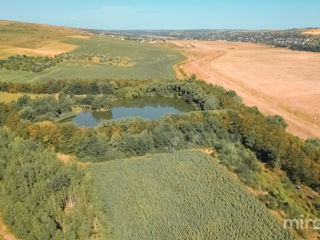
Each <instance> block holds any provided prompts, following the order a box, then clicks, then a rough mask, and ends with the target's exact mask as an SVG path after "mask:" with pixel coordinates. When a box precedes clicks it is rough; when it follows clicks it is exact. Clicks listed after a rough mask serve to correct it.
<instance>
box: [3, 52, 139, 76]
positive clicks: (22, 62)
mask: <svg viewBox="0 0 320 240" xmlns="http://www.w3.org/2000/svg"><path fill="white" fill-rule="evenodd" d="M75 60H78V61H88V62H94V63H102V64H109V65H113V66H130V65H132V64H133V61H132V60H131V59H129V58H126V57H109V56H106V55H77V54H72V53H62V54H59V55H57V56H55V57H41V56H38V57H34V56H27V55H16V56H11V57H9V58H8V59H5V60H0V69H1V68H4V69H7V70H13V71H25V72H42V71H43V70H45V69H47V68H50V67H53V66H55V65H56V64H58V63H61V62H65V61H75Z"/></svg>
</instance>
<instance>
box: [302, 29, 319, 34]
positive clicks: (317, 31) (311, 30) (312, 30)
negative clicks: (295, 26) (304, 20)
mask: <svg viewBox="0 0 320 240" xmlns="http://www.w3.org/2000/svg"><path fill="white" fill-rule="evenodd" d="M303 33H304V34H309V35H320V29H319V28H315V29H309V30H308V31H305V32H303Z"/></svg>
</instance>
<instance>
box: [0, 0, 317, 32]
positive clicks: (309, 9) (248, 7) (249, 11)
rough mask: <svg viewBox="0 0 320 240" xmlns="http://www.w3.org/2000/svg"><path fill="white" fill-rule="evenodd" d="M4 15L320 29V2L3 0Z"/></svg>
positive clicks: (95, 22)
mask: <svg viewBox="0 0 320 240" xmlns="http://www.w3.org/2000/svg"><path fill="white" fill-rule="evenodd" d="M0 19H7V20H17V21H26V22H36V23H46V24H53V25H62V26H72V27H82V28H95V29H199V28H211V29H282V28H301V27H320V0H219V1H217V0H189V1H188V0H184V1H182V0H176V1H175V0H161V1H160V0H159V1H155V0H135V1H129V0H124V1H121V0H110V1H107V0H48V1H47V0H0Z"/></svg>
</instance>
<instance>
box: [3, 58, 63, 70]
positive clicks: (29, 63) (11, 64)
mask: <svg viewBox="0 0 320 240" xmlns="http://www.w3.org/2000/svg"><path fill="white" fill-rule="evenodd" d="M61 61H62V60H61V59H60V58H50V57H33V56H26V55H17V56H11V57H9V58H8V59H6V60H0V69H1V68H5V69H8V70H14V71H26V72H41V71H43V70H45V69H47V68H50V67H53V66H55V65H56V64H57V63H59V62H61Z"/></svg>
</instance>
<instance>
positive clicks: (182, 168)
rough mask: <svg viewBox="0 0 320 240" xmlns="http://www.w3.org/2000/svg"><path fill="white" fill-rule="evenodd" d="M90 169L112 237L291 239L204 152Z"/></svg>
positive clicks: (140, 159) (133, 160)
mask: <svg viewBox="0 0 320 240" xmlns="http://www.w3.org/2000/svg"><path fill="white" fill-rule="evenodd" d="M89 170H90V172H91V175H92V176H93V177H94V180H95V181H94V182H95V185H96V188H97V189H98V191H99V193H100V196H101V198H102V199H103V202H104V204H105V210H106V217H107V218H108V220H109V221H110V222H111V224H112V225H113V228H114V229H113V232H114V235H115V239H123V240H126V239H131V240H135V239H139V240H143V239H168V240H169V239H174V240H177V239H197V240H200V239H203V240H207V239H217V240H218V239H223V240H225V239H230V240H232V239H237V240H238V239H282V240H284V239H293V237H291V236H290V235H289V234H288V233H287V232H284V231H283V230H282V228H281V226H280V224H278V223H277V222H276V220H274V219H273V217H271V216H270V215H269V214H268V213H267V211H266V210H265V208H264V207H263V206H262V205H261V203H259V202H258V201H257V200H256V199H255V198H254V197H253V196H251V195H250V194H249V193H248V192H247V191H246V190H245V189H244V188H243V187H242V186H241V185H240V184H239V183H237V182H236V181H235V180H234V179H233V178H231V177H230V176H229V174H228V173H227V172H226V171H225V170H224V169H223V168H222V167H221V166H219V164H218V163H217V160H215V159H213V158H211V157H210V156H209V155H206V154H205V153H202V152H198V151H181V152H177V153H174V154H160V155H153V156H150V157H144V158H135V159H126V160H116V161H111V162H106V163H101V164H93V165H90V166H89Z"/></svg>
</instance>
